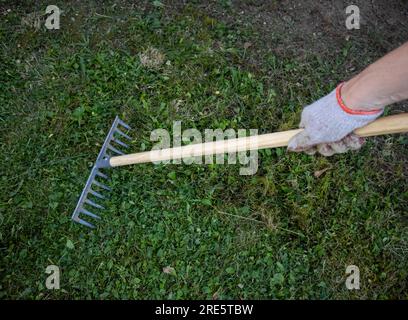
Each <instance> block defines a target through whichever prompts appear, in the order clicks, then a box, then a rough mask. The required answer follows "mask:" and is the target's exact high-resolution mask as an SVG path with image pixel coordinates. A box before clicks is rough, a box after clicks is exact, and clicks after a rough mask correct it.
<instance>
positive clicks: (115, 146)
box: [72, 113, 408, 228]
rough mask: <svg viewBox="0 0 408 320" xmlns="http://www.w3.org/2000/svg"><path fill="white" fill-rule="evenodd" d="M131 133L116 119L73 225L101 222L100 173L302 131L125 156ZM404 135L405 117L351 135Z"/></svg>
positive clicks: (278, 143)
mask: <svg viewBox="0 0 408 320" xmlns="http://www.w3.org/2000/svg"><path fill="white" fill-rule="evenodd" d="M130 130H131V128H130V126H129V125H127V124H126V123H125V122H123V121H122V120H121V119H119V117H118V116H116V118H115V120H114V121H113V124H112V126H111V128H110V130H109V133H108V135H107V136H106V139H105V141H104V143H103V145H102V148H101V150H100V152H99V154H98V157H97V159H96V161H95V164H94V166H93V167H92V170H91V174H90V175H89V177H88V180H87V182H86V184H85V187H84V189H83V191H82V193H81V196H80V197H79V200H78V203H77V206H76V208H75V210H74V213H73V214H72V220H73V221H75V222H78V223H80V224H82V225H84V226H87V227H90V228H94V227H95V226H94V225H93V224H92V223H90V222H87V221H85V220H84V219H82V218H81V217H80V216H83V215H85V216H88V217H90V218H93V219H100V217H99V216H98V215H96V214H95V213H93V212H92V211H90V210H94V209H104V207H103V206H102V205H100V204H98V203H96V202H95V201H98V199H99V200H100V199H105V196H104V195H103V194H101V192H102V191H103V190H106V191H110V190H111V189H110V188H109V187H108V186H107V185H106V184H105V183H106V182H105V181H106V180H107V179H108V175H107V174H106V173H104V172H102V169H106V168H111V167H119V166H125V165H131V164H137V163H147V162H159V161H166V160H176V159H186V158H191V157H198V156H211V155H216V154H223V153H227V152H228V153H230V152H241V151H250V150H259V149H267V148H277V147H285V146H287V144H288V142H289V140H290V139H291V138H292V137H293V136H294V135H296V134H297V133H299V132H301V131H302V130H303V129H295V130H288V131H282V132H275V133H267V134H262V135H254V136H249V137H241V138H236V139H228V140H219V141H213V142H205V143H198V144H190V145H186V146H181V147H174V148H167V149H162V150H152V151H145V152H140V153H133V154H127V155H125V154H124V150H123V148H125V149H127V148H128V147H129V146H128V145H127V144H126V143H125V142H123V141H122V140H123V139H126V140H131V138H130V137H129V136H128V135H127V133H125V131H126V132H128V131H130ZM403 132H408V113H402V114H398V115H392V116H388V117H382V118H379V119H377V120H376V121H374V122H371V123H370V124H368V125H367V126H365V127H362V128H359V129H356V130H355V131H354V133H355V134H357V135H358V136H360V137H370V136H377V135H384V134H393V133H403ZM120 139H122V140H120ZM97 179H98V180H97ZM101 181H104V182H101ZM95 189H97V190H98V191H96V190H95Z"/></svg>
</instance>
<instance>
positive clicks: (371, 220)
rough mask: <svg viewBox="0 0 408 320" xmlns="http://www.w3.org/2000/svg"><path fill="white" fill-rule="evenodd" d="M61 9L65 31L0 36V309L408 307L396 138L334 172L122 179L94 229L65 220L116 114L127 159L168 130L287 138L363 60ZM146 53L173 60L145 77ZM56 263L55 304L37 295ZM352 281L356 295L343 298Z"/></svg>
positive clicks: (295, 167)
mask: <svg viewBox="0 0 408 320" xmlns="http://www.w3.org/2000/svg"><path fill="white" fill-rule="evenodd" d="M57 5H58V4H57ZM36 8H37V10H43V6H41V5H37V7H36ZM44 8H45V6H44ZM60 8H62V9H63V10H64V15H63V16H62V20H61V29H60V30H58V31H47V30H45V29H44V28H43V29H41V30H35V29H34V28H30V27H28V26H21V24H20V20H21V16H22V15H23V14H24V13H27V12H30V10H28V9H27V8H24V7H23V8H20V7H17V8H13V10H12V12H10V13H8V14H7V16H6V17H5V18H2V20H1V23H0V38H1V39H0V40H1V51H0V54H1V59H0V66H1V69H2V72H1V73H0V77H1V78H0V110H1V116H0V121H1V127H0V132H1V142H0V143H1V144H0V148H1V150H0V157H1V158H0V159H1V163H2V171H1V178H0V187H1V195H0V200H1V201H0V252H1V254H0V259H1V260H0V261H1V262H0V275H1V283H0V297H2V298H12V299H22V298H25V299H27V298H28V299H54V298H75V299H80V298H82V299H84V298H94V299H98V298H130V299H161V298H163V299H167V298H173V299H174V298H176V299H178V298H193V299H197V298H204V299H207V298H208V299H212V298H225V299H230V298H234V299H240V298H243V299H246V298H255V299H258V298H267V299H270V298H317V299H329V298H337V299H338V298H345V299H361V298H374V299H388V298H405V299H406V298H408V291H407V270H408V259H407V250H408V239H407V232H408V228H407V220H406V219H407V215H406V212H407V207H408V192H407V186H408V183H407V155H408V151H407V150H408V148H407V143H408V140H407V137H406V136H404V135H394V136H387V137H381V138H375V139H370V141H369V142H368V143H367V145H366V146H365V147H364V148H363V150H362V151H361V152H359V153H349V154H345V155H336V156H334V157H331V158H323V157H319V156H316V157H310V156H307V155H304V154H289V153H287V152H286V150H285V149H283V148H278V149H274V150H264V151H261V152H260V162H259V169H258V171H257V173H256V174H255V175H253V176H240V175H239V167H240V166H239V165H228V166H227V165H213V166H209V165H167V166H164V165H163V166H156V165H152V164H142V165H135V166H129V167H123V168H119V169H115V170H112V181H111V183H110V185H111V186H112V187H113V192H111V197H110V198H109V200H108V201H107V202H106V207H107V210H106V211H103V213H102V221H100V222H99V223H98V227H97V229H95V230H88V229H86V228H84V227H82V226H80V225H77V224H74V223H72V222H71V220H70V216H71V214H72V211H73V209H74V207H75V204H76V201H77V198H78V196H79V194H80V192H81V189H82V187H83V186H84V183H85V181H86V178H87V175H88V173H89V170H90V166H91V165H92V161H94V159H95V157H96V155H97V153H98V151H99V148H100V145H101V143H102V141H103V139H104V137H105V135H106V133H107V130H108V128H109V126H110V125H111V122H112V120H113V118H114V116H115V115H116V114H118V115H119V116H120V117H121V118H123V119H124V120H125V121H126V122H128V123H129V124H130V125H131V126H132V127H133V128H135V130H134V132H133V136H134V138H135V139H134V140H133V142H132V150H133V151H135V152H136V151H140V150H149V148H151V147H152V142H151V141H150V139H149V137H150V133H151V131H152V130H154V129H157V128H166V129H169V130H171V128H172V124H173V121H177V120H178V121H182V126H183V128H184V129H186V128H192V127H194V128H197V129H199V130H200V131H203V130H204V129H206V128H213V129H215V128H222V129H225V128H234V129H238V128H248V129H249V128H257V129H259V131H260V132H273V131H278V130H286V129H291V128H295V127H296V126H297V123H298V121H299V114H300V111H301V108H302V106H303V105H305V104H307V103H310V102H312V101H313V100H315V99H317V98H319V97H320V96H322V95H324V94H325V93H327V92H328V91H329V90H330V89H332V88H334V86H335V85H336V84H337V83H338V82H339V81H341V80H342V79H344V78H346V77H347V72H346V68H345V65H346V63H347V61H348V59H349V57H350V56H355V54H358V50H357V49H356V47H357V46H358V44H354V43H353V42H352V41H350V42H349V43H347V44H345V48H346V49H345V50H344V52H345V53H344V55H341V56H339V57H338V58H337V59H333V60H328V59H324V58H320V57H315V56H313V55H310V57H308V58H307V59H304V58H303V59H300V58H297V57H294V56H282V55H274V54H272V53H271V52H268V51H262V50H260V51H257V50H256V49H259V48H260V49H262V38H261V36H262V35H260V34H258V33H257V32H256V30H254V29H252V28H249V27H245V28H244V27H242V28H241V27H239V26H236V27H231V26H227V25H226V24H224V23H223V21H218V20H216V19H213V18H210V17H208V16H207V15H206V14H204V13H203V12H201V11H199V10H197V9H196V8H195V7H194V6H187V7H186V8H185V9H183V10H181V11H179V12H177V13H174V12H173V13H171V12H168V8H166V7H164V8H160V7H154V6H150V7H149V10H148V11H145V12H140V11H138V10H136V9H135V10H125V9H121V8H120V6H117V7H114V6H112V5H111V4H109V5H108V4H107V5H105V6H100V5H98V6H96V5H88V6H86V7H79V6H78V5H77V4H76V5H64V4H62V3H61V4H60ZM31 9H32V8H31ZM27 10H28V11H27ZM96 13H98V14H99V15H97V14H96ZM71 17H72V18H75V21H73V20H72V19H71ZM247 39H251V41H252V42H253V43H254V45H253V46H251V47H250V48H247V49H245V48H244V46H243V45H242V44H243V43H244V42H245V41H247ZM150 47H153V48H157V49H158V50H159V51H160V52H161V53H163V54H164V55H165V60H164V63H163V64H162V65H161V66H159V67H157V68H147V67H145V66H143V65H141V63H140V59H139V54H140V53H142V52H144V51H145V50H146V49H147V48H150ZM373 55H374V56H375V55H376V53H375V52H374V53H373ZM251 59H256V60H257V62H258V63H257V64H256V66H255V65H253V64H251V63H249V62H248V61H250V60H251ZM360 63H361V65H359V66H356V67H358V68H361V67H362V66H363V65H365V64H366V63H367V61H366V60H364V59H363V60H362V61H360ZM325 168H329V170H328V171H326V172H325V173H324V174H323V175H322V176H320V177H319V178H316V177H315V176H314V172H316V171H318V170H322V169H325ZM50 264H56V265H58V266H59V267H60V268H61V272H62V275H61V290H59V291H50V290H47V289H46V288H45V279H46V277H47V274H46V273H45V268H46V267H47V265H50ZM350 264H355V265H357V266H358V267H359V268H360V273H361V289H360V290H358V291H349V290H347V289H346V287H345V284H344V283H345V279H346V275H345V270H346V267H347V266H348V265H350ZM167 266H171V267H173V268H174V272H172V273H171V274H167V273H164V272H163V268H164V267H167Z"/></svg>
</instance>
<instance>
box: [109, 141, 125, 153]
mask: <svg viewBox="0 0 408 320" xmlns="http://www.w3.org/2000/svg"><path fill="white" fill-rule="evenodd" d="M108 149H109V150H112V151H113V152H115V153H117V154H120V155H124V153H123V152H122V151H120V150H118V149H116V148H115V147H113V146H112V145H110V144H108Z"/></svg>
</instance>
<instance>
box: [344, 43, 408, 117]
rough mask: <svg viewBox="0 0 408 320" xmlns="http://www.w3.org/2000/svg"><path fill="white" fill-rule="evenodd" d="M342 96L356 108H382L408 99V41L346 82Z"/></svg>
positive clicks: (350, 106) (349, 104)
mask: <svg viewBox="0 0 408 320" xmlns="http://www.w3.org/2000/svg"><path fill="white" fill-rule="evenodd" d="M341 95H342V98H343V101H344V103H345V104H346V105H347V106H348V107H349V108H351V109H355V110H370V109H379V108H383V107H385V106H387V105H390V104H392V103H395V102H398V101H401V100H405V99H408V42H406V43H405V44H404V45H402V46H401V47H399V48H397V49H395V50H394V51H392V52H390V53H388V54H387V55H385V56H384V57H383V58H381V59H379V60H377V61H376V62H375V63H373V64H371V65H370V66H368V67H367V68H366V69H364V70H363V71H362V72H361V73H359V74H358V75H356V76H355V77H354V78H352V79H351V80H349V81H347V82H346V83H345V84H344V86H343V88H342V93H341Z"/></svg>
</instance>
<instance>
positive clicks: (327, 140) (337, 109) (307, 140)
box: [288, 84, 383, 156]
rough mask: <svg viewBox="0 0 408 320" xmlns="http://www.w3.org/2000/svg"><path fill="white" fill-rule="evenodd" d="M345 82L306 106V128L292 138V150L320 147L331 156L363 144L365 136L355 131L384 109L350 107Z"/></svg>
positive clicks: (311, 150) (309, 150)
mask: <svg viewBox="0 0 408 320" xmlns="http://www.w3.org/2000/svg"><path fill="white" fill-rule="evenodd" d="M342 86H343V84H340V85H339V86H338V87H337V88H336V89H335V90H333V91H332V92H330V93H329V94H328V95H327V96H324V97H323V98H320V99H319V100H317V101H316V102H314V103H312V104H311V105H309V106H307V107H305V108H304V109H303V112H302V117H301V121H300V125H299V127H300V128H304V130H303V131H302V132H300V133H298V134H297V135H296V136H294V137H293V138H292V139H291V140H290V141H289V144H288V150H290V151H295V152H300V151H305V152H306V153H308V154H314V153H316V151H317V152H319V153H321V154H322V155H324V156H331V155H333V154H335V153H344V152H346V151H348V150H357V149H359V148H361V146H362V145H363V144H364V139H363V138H360V137H358V136H356V135H354V134H352V132H353V131H354V130H355V129H357V128H360V127H363V126H365V125H367V124H368V123H370V122H372V121H374V120H375V119H376V118H378V117H379V116H380V115H381V114H382V112H383V109H376V110H369V111H360V110H353V109H350V108H348V107H347V106H346V105H345V104H344V103H343V101H342V99H341V87H342Z"/></svg>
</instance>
